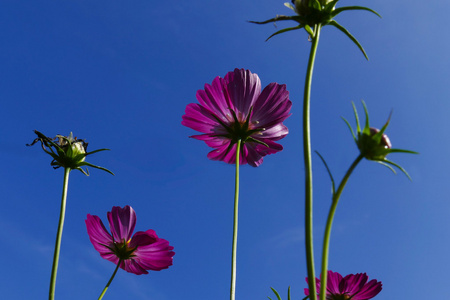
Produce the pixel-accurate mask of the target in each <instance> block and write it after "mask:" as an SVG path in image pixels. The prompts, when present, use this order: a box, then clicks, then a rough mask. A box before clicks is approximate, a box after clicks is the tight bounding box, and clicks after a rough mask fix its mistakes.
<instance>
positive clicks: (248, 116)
mask: <svg viewBox="0 0 450 300" xmlns="http://www.w3.org/2000/svg"><path fill="white" fill-rule="evenodd" d="M197 100H198V101H199V102H200V104H197V103H191V104H188V105H187V107H186V113H185V114H184V115H183V121H182V122H181V124H183V125H184V126H187V127H189V128H192V129H194V130H197V131H199V132H203V133H204V134H201V135H194V136H192V138H195V139H198V140H201V141H204V142H205V143H206V144H207V145H208V146H210V147H212V148H215V150H213V151H211V152H209V154H208V158H209V159H212V160H221V161H224V162H226V163H229V164H233V163H235V161H236V143H237V142H238V140H241V141H242V143H243V146H242V147H241V153H240V164H246V163H248V164H249V165H251V166H253V167H257V166H259V165H260V164H261V163H262V162H263V157H264V156H266V155H268V154H273V153H276V152H279V151H281V150H283V147H282V146H281V145H280V144H277V143H275V141H278V140H280V139H282V138H283V137H285V136H286V135H287V134H288V129H287V127H286V126H285V125H283V123H282V122H283V121H284V120H285V119H286V118H287V117H289V116H290V114H289V111H290V109H291V106H292V103H291V101H289V92H288V91H287V90H286V85H284V84H282V85H280V84H277V83H270V84H269V85H268V86H266V87H265V88H264V90H263V91H262V92H261V82H260V80H259V77H258V75H256V74H252V73H251V72H250V71H249V70H244V69H235V70H234V71H233V72H228V73H227V75H225V78H221V77H216V78H215V79H214V80H213V82H212V84H211V85H209V84H205V89H204V90H199V91H198V92H197Z"/></svg>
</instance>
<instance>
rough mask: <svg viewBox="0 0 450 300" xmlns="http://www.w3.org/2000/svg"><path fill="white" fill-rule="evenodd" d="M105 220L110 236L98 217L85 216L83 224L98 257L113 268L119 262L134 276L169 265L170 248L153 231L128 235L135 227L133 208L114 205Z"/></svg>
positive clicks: (170, 262) (172, 253) (165, 267)
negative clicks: (110, 263)
mask: <svg viewBox="0 0 450 300" xmlns="http://www.w3.org/2000/svg"><path fill="white" fill-rule="evenodd" d="M107 217H108V221H109V227H110V230H111V234H110V233H109V232H108V231H107V230H106V228H105V226H104V225H103V222H102V221H101V220H100V218H99V217H97V216H92V215H89V214H88V215H87V218H86V221H85V222H86V228H87V231H88V235H89V239H90V240H91V243H92V245H94V248H95V250H97V251H98V252H99V253H100V256H101V257H103V258H104V259H107V260H109V261H111V262H113V263H114V264H116V265H117V264H118V263H119V261H120V262H121V263H120V267H121V268H122V269H124V270H125V271H127V272H130V273H134V274H137V275H141V274H148V272H147V271H146V270H154V271H160V270H162V269H167V268H168V267H169V266H171V265H172V257H173V256H174V255H175V252H173V251H172V250H173V247H172V246H169V242H168V241H166V240H164V239H161V238H159V237H158V236H157V235H156V233H155V231H154V230H151V229H150V230H147V231H145V232H144V231H139V232H136V233H135V234H134V235H133V236H132V234H133V231H134V227H135V225H136V213H135V212H134V210H133V208H131V207H130V206H128V205H127V206H125V207H124V208H121V207H118V206H114V207H113V208H112V210H111V212H108V214H107Z"/></svg>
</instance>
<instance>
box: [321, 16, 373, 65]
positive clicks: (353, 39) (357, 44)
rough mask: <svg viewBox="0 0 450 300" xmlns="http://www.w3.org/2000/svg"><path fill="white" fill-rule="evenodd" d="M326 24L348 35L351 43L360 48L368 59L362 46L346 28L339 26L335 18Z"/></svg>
mask: <svg viewBox="0 0 450 300" xmlns="http://www.w3.org/2000/svg"><path fill="white" fill-rule="evenodd" d="M328 24H329V25H332V26H334V27H336V28H337V29H339V30H340V31H342V32H343V33H344V34H345V35H346V36H348V37H349V38H350V39H351V40H352V41H353V43H355V44H356V46H358V48H359V50H361V52H362V53H363V54H364V57H365V58H366V59H367V60H369V57H368V56H367V54H366V51H364V48H363V47H362V46H361V44H360V43H359V42H358V40H357V39H356V38H355V37H354V36H353V35H352V34H351V33H350V32H349V31H348V30H347V29H345V28H344V27H343V26H341V25H340V24H339V23H338V22H336V21H335V20H331V21H330V22H329V23H328Z"/></svg>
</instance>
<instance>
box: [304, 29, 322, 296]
mask: <svg viewBox="0 0 450 300" xmlns="http://www.w3.org/2000/svg"><path fill="white" fill-rule="evenodd" d="M320 30H321V25H320V24H317V25H315V26H314V36H312V37H311V39H312V45H311V51H310V54H309V61H308V68H307V71H306V78H305V91H304V97H303V156H304V162H305V247H306V265H307V270H308V286H309V294H310V295H316V276H315V269H314V245H313V244H314V242H313V184H312V179H313V178H312V163H311V131H310V98H311V83H312V75H313V70H314V61H315V58H316V52H317V46H318V45H319V37H320Z"/></svg>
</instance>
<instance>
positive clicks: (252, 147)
mask: <svg viewBox="0 0 450 300" xmlns="http://www.w3.org/2000/svg"><path fill="white" fill-rule="evenodd" d="M197 100H198V101H199V104H197V103H191V104H188V105H187V107H186V113H185V115H183V121H182V124H183V125H185V126H187V127H189V128H192V129H194V130H196V131H199V132H202V133H203V134H201V135H194V136H191V137H192V138H195V139H198V140H201V141H204V142H205V143H206V144H207V145H208V146H210V147H212V148H214V150H212V151H211V152H209V154H208V158H209V159H212V160H220V161H224V162H226V163H229V164H233V163H234V164H236V177H235V196H234V216H233V218H234V221H233V241H232V251H231V253H232V254H231V286H230V300H234V299H235V293H236V252H237V233H238V201H239V165H245V164H247V163H248V164H249V165H251V166H253V167H257V166H260V165H261V164H262V162H263V157H264V156H266V155H268V154H273V153H277V152H279V151H281V150H282V149H283V147H282V146H281V145H280V144H278V143H276V142H277V141H279V140H280V139H282V138H284V137H285V136H286V135H287V134H288V129H287V127H286V126H285V125H284V124H283V121H284V120H285V119H286V118H287V117H289V116H290V109H291V106H292V103H291V101H290V100H289V92H288V91H287V90H286V86H285V85H280V84H278V83H270V84H269V85H268V86H266V87H265V88H264V89H263V91H262V92H261V82H260V79H259V77H258V75H256V74H253V73H252V72H250V71H249V70H243V69H235V70H234V71H233V72H228V73H227V74H226V75H225V77H224V78H221V77H216V78H215V79H214V80H213V82H212V84H211V85H209V84H205V89H204V90H199V91H198V92H197Z"/></svg>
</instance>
